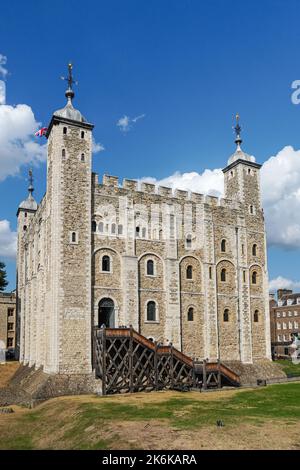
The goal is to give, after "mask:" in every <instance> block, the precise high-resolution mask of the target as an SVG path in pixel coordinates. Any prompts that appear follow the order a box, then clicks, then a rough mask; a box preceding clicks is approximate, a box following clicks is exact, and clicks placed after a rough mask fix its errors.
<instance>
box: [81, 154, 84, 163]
mask: <svg viewBox="0 0 300 470" xmlns="http://www.w3.org/2000/svg"><path fill="white" fill-rule="evenodd" d="M81 161H82V162H84V161H85V157H84V153H82V154H81Z"/></svg>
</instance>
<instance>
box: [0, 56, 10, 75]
mask: <svg viewBox="0 0 300 470" xmlns="http://www.w3.org/2000/svg"><path fill="white" fill-rule="evenodd" d="M6 62H7V57H6V56H5V55H3V54H0V75H1V76H2V77H3V78H6V76H7V74H8V70H7V68H6V67H5V66H6Z"/></svg>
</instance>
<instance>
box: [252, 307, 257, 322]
mask: <svg viewBox="0 0 300 470" xmlns="http://www.w3.org/2000/svg"><path fill="white" fill-rule="evenodd" d="M253 321H254V322H255V323H258V310H255V312H254V315H253Z"/></svg>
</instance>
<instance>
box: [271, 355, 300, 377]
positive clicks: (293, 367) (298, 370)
mask: <svg viewBox="0 0 300 470" xmlns="http://www.w3.org/2000/svg"><path fill="white" fill-rule="evenodd" d="M275 363H276V364H277V363H278V364H280V365H281V366H282V369H283V371H284V372H285V373H286V374H288V375H290V376H293V377H300V364H293V363H292V361H287V360H285V359H281V360H278V361H276V362H275Z"/></svg>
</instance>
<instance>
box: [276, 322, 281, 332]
mask: <svg viewBox="0 0 300 470" xmlns="http://www.w3.org/2000/svg"><path fill="white" fill-rule="evenodd" d="M277 330H281V323H280V322H277Z"/></svg>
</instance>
